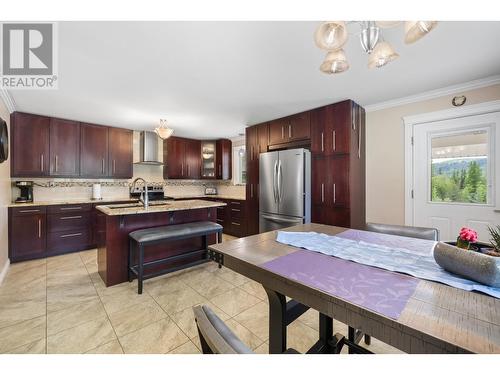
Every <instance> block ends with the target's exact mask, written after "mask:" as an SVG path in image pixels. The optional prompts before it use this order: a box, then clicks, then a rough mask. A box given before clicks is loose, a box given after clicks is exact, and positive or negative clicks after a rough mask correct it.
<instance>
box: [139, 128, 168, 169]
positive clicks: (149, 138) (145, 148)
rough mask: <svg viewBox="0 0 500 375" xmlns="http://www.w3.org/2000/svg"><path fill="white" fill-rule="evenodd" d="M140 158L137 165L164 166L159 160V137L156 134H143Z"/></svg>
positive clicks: (140, 144)
mask: <svg viewBox="0 0 500 375" xmlns="http://www.w3.org/2000/svg"><path fill="white" fill-rule="evenodd" d="M139 158H140V161H139V162H137V163H135V164H146V165H163V162H162V161H160V160H158V136H157V135H156V133H154V132H147V131H142V132H141V139H140V143H139Z"/></svg>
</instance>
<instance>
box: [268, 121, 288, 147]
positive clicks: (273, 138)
mask: <svg viewBox="0 0 500 375" xmlns="http://www.w3.org/2000/svg"><path fill="white" fill-rule="evenodd" d="M285 121H286V119H279V120H274V121H271V122H270V123H269V144H270V145H277V144H280V143H286V142H288V134H285ZM286 125H288V123H286Z"/></svg>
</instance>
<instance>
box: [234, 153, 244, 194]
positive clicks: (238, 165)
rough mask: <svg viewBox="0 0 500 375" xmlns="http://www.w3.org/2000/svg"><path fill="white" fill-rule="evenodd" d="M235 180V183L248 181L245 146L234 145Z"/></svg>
mask: <svg viewBox="0 0 500 375" xmlns="http://www.w3.org/2000/svg"><path fill="white" fill-rule="evenodd" d="M233 182H234V184H235V185H245V184H246V183H247V157H246V150H245V146H235V147H233Z"/></svg>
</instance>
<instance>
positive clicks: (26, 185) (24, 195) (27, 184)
mask: <svg viewBox="0 0 500 375" xmlns="http://www.w3.org/2000/svg"><path fill="white" fill-rule="evenodd" d="M16 186H17V187H18V188H19V190H20V191H21V194H20V195H19V197H17V198H16V203H31V202H33V181H16Z"/></svg>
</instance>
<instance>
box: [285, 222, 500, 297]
mask: <svg viewBox="0 0 500 375" xmlns="http://www.w3.org/2000/svg"><path fill="white" fill-rule="evenodd" d="M276 241H278V242H281V243H283V244H286V245H291V246H295V247H300V248H303V249H306V250H310V251H314V252H318V253H323V254H326V255H330V256H334V257H337V258H341V259H345V260H350V261H353V262H356V263H360V264H364V265H367V266H373V267H378V268H382V269H385V270H389V271H394V272H400V273H405V274H408V275H411V276H414V277H417V278H420V279H425V280H431V281H437V282H440V283H443V284H447V285H450V286H453V287H455V288H459V289H463V290H467V291H473V290H475V291H480V292H483V293H485V294H488V295H490V296H493V297H496V298H500V288H493V287H489V286H487V285H483V284H479V283H477V282H476V281H472V280H468V279H465V278H462V277H460V276H457V275H454V274H452V273H449V272H447V271H445V270H444V269H442V268H441V267H440V266H439V265H438V264H437V263H436V261H435V260H434V257H433V255H432V252H433V249H434V246H435V244H436V242H434V241H428V240H420V239H414V238H407V237H401V236H393V235H387V234H381V233H373V232H365V231H359V230H354V229H349V230H346V231H344V232H342V233H339V234H338V235H335V236H329V235H327V234H324V233H316V232H283V231H279V232H278V235H277V238H276Z"/></svg>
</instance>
